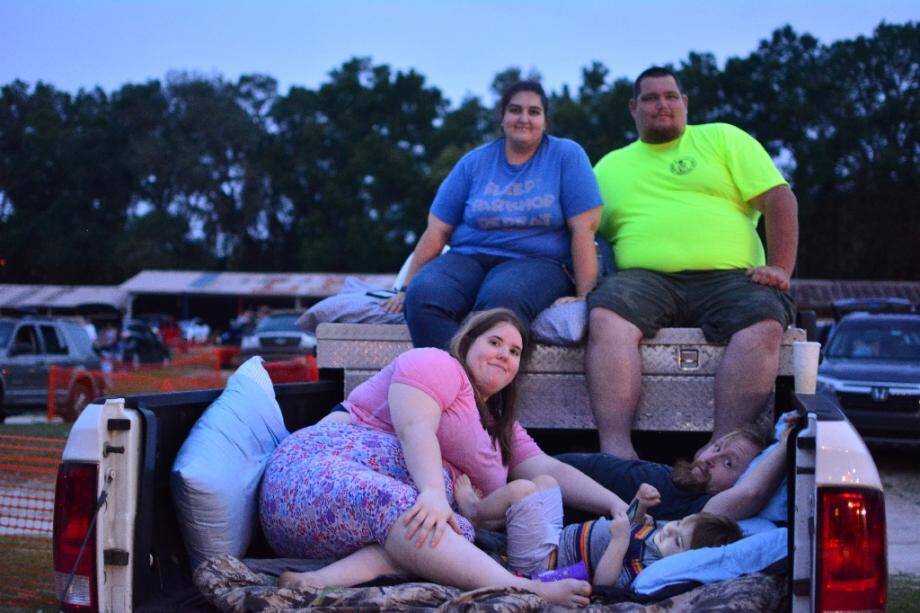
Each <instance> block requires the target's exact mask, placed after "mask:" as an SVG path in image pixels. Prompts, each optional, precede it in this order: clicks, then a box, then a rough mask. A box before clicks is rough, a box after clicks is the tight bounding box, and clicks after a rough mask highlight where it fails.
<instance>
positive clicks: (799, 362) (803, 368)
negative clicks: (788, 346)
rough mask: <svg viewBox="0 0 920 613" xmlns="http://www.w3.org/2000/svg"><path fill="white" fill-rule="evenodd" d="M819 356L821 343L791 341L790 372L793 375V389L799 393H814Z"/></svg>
mask: <svg viewBox="0 0 920 613" xmlns="http://www.w3.org/2000/svg"><path fill="white" fill-rule="evenodd" d="M820 357H821V343H816V342H813V341H795V342H794V343H792V372H793V374H794V376H795V391H796V392H798V393H800V394H814V393H815V387H816V386H817V383H818V360H819V358H820Z"/></svg>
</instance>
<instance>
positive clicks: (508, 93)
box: [498, 81, 550, 130]
mask: <svg viewBox="0 0 920 613" xmlns="http://www.w3.org/2000/svg"><path fill="white" fill-rule="evenodd" d="M521 92H532V93H534V94H536V95H538V96H540V104H542V105H543V118H544V121H545V125H546V129H547V130H548V129H549V124H550V121H549V98H547V97H546V92H545V91H543V86H542V85H540V84H539V83H538V82H536V81H518V82H517V83H514V84H512V85H509V86H508V88H507V89H506V90H505V91H504V93H503V94H502V99H501V101H500V102H499V103H498V123H499V124H501V122H502V118H503V117H504V116H505V109H507V108H508V105H509V104H511V99H512V98H514V96H515V94H519V93H521Z"/></svg>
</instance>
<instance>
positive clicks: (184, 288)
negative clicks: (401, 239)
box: [119, 270, 396, 324]
mask: <svg viewBox="0 0 920 613" xmlns="http://www.w3.org/2000/svg"><path fill="white" fill-rule="evenodd" d="M348 277H356V278H358V279H361V280H362V281H365V282H367V283H370V284H373V285H375V286H379V287H381V288H385V287H392V285H393V282H394V281H395V279H396V275H392V274H360V273H351V274H346V273H282V272H213V271H201V270H197V271H193V270H144V271H141V272H139V273H138V274H136V275H135V276H133V277H131V278H130V279H128V280H127V281H125V282H124V283H122V284H121V285H120V286H119V289H120V290H122V291H124V292H125V293H126V294H127V295H128V301H127V307H126V317H129V318H130V317H132V315H133V313H140V312H168V313H176V314H178V315H179V317H180V318H182V319H188V318H189V317H191V316H201V317H203V318H204V319H206V320H209V321H210V322H211V323H212V324H219V323H222V322H226V321H227V320H229V319H231V318H232V317H235V316H236V315H237V314H239V313H241V312H242V311H244V310H245V309H247V308H254V307H260V306H267V307H270V308H294V309H298V310H300V309H306V308H307V307H309V306H310V305H311V304H313V303H314V302H317V301H318V300H321V299H323V298H327V297H329V296H333V295H335V294H337V293H338V292H339V291H340V290H341V289H342V287H343V285H344V284H345V279H346V278H348Z"/></svg>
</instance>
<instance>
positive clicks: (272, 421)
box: [170, 356, 288, 567]
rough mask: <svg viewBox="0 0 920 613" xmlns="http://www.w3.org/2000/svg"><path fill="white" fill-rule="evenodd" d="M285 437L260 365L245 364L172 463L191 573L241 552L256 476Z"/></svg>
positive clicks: (251, 523)
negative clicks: (210, 561)
mask: <svg viewBox="0 0 920 613" xmlns="http://www.w3.org/2000/svg"><path fill="white" fill-rule="evenodd" d="M287 435H288V431H287V429H286V428H285V427H284V419H283V418H282V416H281V407H279V406H278V402H277V401H276V400H275V391H274V387H273V386H272V382H271V379H270V378H269V376H268V373H267V372H266V371H265V368H263V367H262V358H261V357H259V356H255V357H252V358H250V359H249V360H247V361H246V362H245V363H244V364H243V365H242V366H240V367H239V368H238V369H237V370H236V372H235V373H234V374H233V375H232V376H231V377H230V379H229V380H228V381H227V386H226V388H225V389H224V391H223V393H222V394H221V395H220V396H219V397H218V398H217V400H215V401H214V402H213V403H211V406H209V407H208V408H207V409H206V410H205V412H204V414H203V415H202V416H201V417H200V418H199V419H198V421H197V422H195V425H194V426H193V427H192V431H191V432H190V433H189V435H188V438H187V439H185V442H184V443H182V448H181V449H179V454H178V455H177V456H176V460H175V462H173V466H172V479H171V482H170V485H171V489H172V494H173V502H174V503H175V506H176V513H177V515H178V517H179V526H180V528H181V530H182V536H183V538H184V540H185V546H186V548H187V549H188V552H189V557H190V558H191V561H192V566H193V567H197V566H198V565H199V564H201V563H202V562H203V561H205V560H206V559H208V558H210V557H213V556H216V555H220V554H229V555H231V556H233V557H235V558H242V557H243V555H244V554H245V553H246V549H247V548H248V547H249V541H250V539H251V538H252V531H253V528H254V527H255V525H256V521H258V514H257V502H258V492H259V482H260V481H261V480H262V472H263V471H264V470H265V465H266V463H267V462H268V458H269V456H271V453H272V451H274V450H275V447H277V446H278V444H279V443H280V442H281V441H282V440H284V438H285V437H287Z"/></svg>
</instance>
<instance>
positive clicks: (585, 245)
mask: <svg viewBox="0 0 920 613" xmlns="http://www.w3.org/2000/svg"><path fill="white" fill-rule="evenodd" d="M600 221H601V209H600V207H598V208H594V209H591V210H590V211H585V212H584V213H579V214H578V215H575V216H574V217H570V218H569V219H568V220H567V221H566V224H567V225H568V227H569V233H570V234H571V235H572V265H573V268H574V272H575V296H564V297H562V298H560V299H558V300H556V302H555V303H554V304H562V303H565V302H574V301H575V300H583V299H584V298H585V296H587V295H588V292H590V291H591V290H592V289H594V286H595V284H596V283H597V249H596V248H595V246H594V234H595V233H596V232H597V226H598V224H599V223H600Z"/></svg>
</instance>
